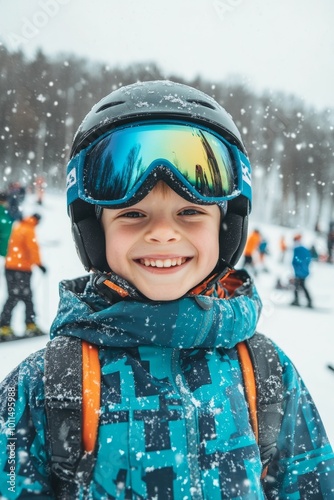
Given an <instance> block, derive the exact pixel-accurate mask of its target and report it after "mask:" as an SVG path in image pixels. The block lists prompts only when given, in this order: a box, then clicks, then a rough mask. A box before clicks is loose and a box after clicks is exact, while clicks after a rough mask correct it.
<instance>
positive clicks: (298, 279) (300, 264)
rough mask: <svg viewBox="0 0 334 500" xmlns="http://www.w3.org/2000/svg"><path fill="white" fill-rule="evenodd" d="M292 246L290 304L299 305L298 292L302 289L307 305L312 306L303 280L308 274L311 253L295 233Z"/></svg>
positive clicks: (300, 236)
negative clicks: (292, 288) (292, 290)
mask: <svg viewBox="0 0 334 500" xmlns="http://www.w3.org/2000/svg"><path fill="white" fill-rule="evenodd" d="M293 241H294V248H293V257H292V267H293V270H294V274H295V277H294V287H295V289H294V294H295V298H294V300H293V302H292V303H291V305H293V306H300V301H299V292H300V291H301V290H302V291H303V293H304V295H305V297H306V300H307V307H312V299H311V295H310V293H309V291H308V289H307V288H306V285H305V281H306V278H307V277H308V276H309V274H310V263H311V261H312V253H311V251H310V250H309V249H308V248H306V247H305V246H304V245H303V244H302V235H301V234H296V235H295V236H294V238H293Z"/></svg>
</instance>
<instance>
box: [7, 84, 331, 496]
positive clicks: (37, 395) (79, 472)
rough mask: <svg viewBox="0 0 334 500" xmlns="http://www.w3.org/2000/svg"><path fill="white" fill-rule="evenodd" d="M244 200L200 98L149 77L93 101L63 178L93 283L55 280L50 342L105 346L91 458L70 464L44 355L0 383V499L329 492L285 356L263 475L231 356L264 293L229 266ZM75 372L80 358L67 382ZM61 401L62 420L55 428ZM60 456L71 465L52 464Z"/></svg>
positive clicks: (210, 108) (318, 430)
mask: <svg viewBox="0 0 334 500" xmlns="http://www.w3.org/2000/svg"><path fill="white" fill-rule="evenodd" d="M251 200H252V196H251V167H250V162H249V158H248V156H247V152H246V149H245V147H244V144H243V141H242V139H241V136H240V133H239V131H238V129H237V127H236V125H235V124H234V122H233V120H232V118H231V116H230V115H229V114H228V113H227V112H226V111H225V110H224V109H223V108H222V107H221V106H220V105H219V104H218V103H217V102H216V101H215V100H214V99H212V98H211V97H209V96H208V95H206V94H204V93H202V92H200V91H198V90H197V89H194V88H192V87H189V86H187V85H182V84H177V83H174V82H170V81H154V82H144V83H136V84H133V85H130V86H127V87H122V88H119V89H118V90H116V91H114V92H112V93H111V94H110V95H108V96H106V97H105V98H104V99H102V100H101V101H100V102H99V103H97V104H96V105H95V106H94V107H93V109H92V110H91V111H90V112H89V113H88V115H87V116H86V118H85V119H84V121H83V122H82V124H81V126H80V128H79V130H78V132H77V134H76V135H75V138H74V142H73V146H72V151H71V155H70V160H69V163H68V170H67V203H68V211H69V215H70V219H71V225H72V233H73V236H74V240H75V245H76V247H77V250H78V254H79V256H80V259H81V261H82V263H83V265H84V267H85V269H86V270H87V271H89V274H88V275H87V276H84V277H81V278H78V279H76V280H69V281H63V282H62V283H61V285H60V303H59V308H58V312H57V315H56V318H55V319H54V322H53V324H52V326H51V345H53V346H56V348H57V346H59V345H62V344H63V343H65V342H66V340H71V339H72V340H75V341H76V339H82V340H83V341H84V345H87V343H88V347H89V348H88V352H90V351H89V349H90V350H91V351H92V352H96V351H97V352H98V358H99V364H100V372H99V373H100V375H101V381H100V383H99V386H100V389H101V395H100V405H99V408H98V409H97V410H96V412H97V413H98V417H99V426H98V430H97V436H96V438H97V442H96V448H95V454H94V461H93V462H90V461H91V459H92V453H91V450H90V449H88V448H87V447H86V445H85V447H84V450H82V451H83V458H82V461H80V463H79V464H78V460H77V459H76V457H75V456H73V457H72V456H71V454H72V453H73V454H74V452H73V449H74V448H73V446H72V442H73V441H78V440H79V444H80V438H81V436H80V434H79V436H78V435H77V434H76V433H75V429H73V422H72V421H71V419H72V417H73V415H72V413H71V411H72V409H73V408H72V407H70V406H68V396H69V394H67V393H66V394H65V393H60V394H59V397H57V398H56V399H52V398H49V385H48V382H49V380H50V378H51V377H50V373H52V359H48V358H47V361H46V360H45V351H44V350H41V351H39V352H37V353H34V354H33V355H31V356H30V357H29V358H27V359H26V360H25V361H23V362H22V363H21V364H20V365H19V367H18V368H17V369H16V370H14V371H13V372H12V373H11V374H9V376H8V377H7V378H6V379H5V380H4V382H3V383H2V385H1V386H0V426H1V427H0V428H1V431H0V496H1V498H8V499H9V500H16V499H19V500H25V499H32V498H35V497H36V498H42V499H49V498H50V499H53V498H59V499H61V500H65V499H67V498H68V499H69V498H72V499H87V500H88V499H93V500H94V499H100V500H102V499H103V500H107V499H110V500H112V499H116V498H117V499H123V500H139V499H142V500H144V499H145V500H154V499H157V500H220V499H228V500H234V499H235V500H241V499H244V500H250V499H254V500H255V499H257V500H264V499H265V498H266V499H271V500H274V499H275V500H276V499H291V500H292V499H311V498H314V499H320V498H324V499H328V500H329V499H330V498H333V495H334V454H333V450H332V447H331V445H330V443H329V441H328V438H327V436H326V432H325V429H324V427H323V424H322V422H321V419H320V417H319V414H318V411H317V409H316V407H315V405H314V403H313V401H312V398H311V396H310V394H309V393H308V391H307V389H306V388H305V386H304V383H303V381H302V380H301V378H300V376H299V375H298V373H297V371H296V369H295V367H294V366H293V363H292V362H291V361H290V360H289V358H288V357H287V356H286V355H285V353H284V352H282V350H281V349H279V348H278V347H275V349H276V351H277V356H278V357H279V360H280V366H281V370H282V377H281V378H282V402H283V405H282V411H281V412H280V413H279V415H278V416H279V420H280V422H281V425H280V429H279V435H278V439H277V442H276V446H275V449H274V451H273V454H272V457H271V460H270V463H269V466H268V468H267V470H266V474H265V477H264V476H263V464H262V461H261V454H260V449H259V444H258V442H257V439H256V433H255V431H254V429H253V427H252V425H251V422H250V416H249V407H248V400H247V398H246V397H245V391H244V385H243V377H242V371H241V366H240V362H239V357H238V345H239V343H240V342H242V341H244V340H247V339H251V338H253V337H254V336H255V331H256V325H257V321H258V319H259V316H260V312H261V300H260V298H259V296H258V293H257V291H256V288H255V286H254V284H253V282H252V280H251V279H250V277H249V276H248V275H247V273H246V272H245V271H242V272H241V271H236V270H235V269H234V266H235V264H236V263H237V262H238V260H239V258H240V256H241V255H242V252H243V248H244V245H245V241H246V237H247V222H248V214H249V211H250V208H251ZM271 345H272V344H271ZM48 352H49V351H48ZM88 357H89V354H88ZM268 357H269V361H270V359H272V351H269V352H268ZM50 363H51V364H50ZM78 363H79V366H78ZM46 368H47V369H46ZM50 370H51V372H50ZM77 370H79V373H81V371H82V363H81V361H80V362H79V361H78V359H77V358H76V357H73V358H71V360H70V363H69V364H68V366H66V368H65V372H64V376H65V375H66V378H71V377H72V376H73V374H74V371H77ZM88 378H89V377H88ZM270 382H271V385H270V393H271V395H273V396H275V393H276V390H277V384H276V382H277V380H276V379H273V380H270ZM60 386H61V382H60ZM76 388H77V387H76ZM74 389H75V388H73V390H74ZM257 389H258V393H259V396H260V397H261V396H262V390H263V388H262V387H258V388H257ZM70 392H72V391H70ZM84 393H85V391H84ZM74 396H75V395H74ZM73 402H74V403H75V398H74V400H73ZM59 403H60V404H62V403H64V406H63V409H64V410H65V411H66V412H68V416H67V417H65V416H63V418H59V420H58V419H55V420H53V421H52V422H50V411H49V410H50V408H54V407H55V406H57V405H58V404H59ZM267 410H268V413H269V414H270V413H273V410H272V407H271V406H268V408H267ZM96 412H95V413H96ZM272 416H273V419H274V420H276V417H277V415H272ZM82 421H83V422H84V421H86V415H85V414H84V415H83V417H82ZM74 423H75V421H74ZM80 423H81V419H80ZM71 424H72V425H71ZM50 425H51V427H52V432H51V431H50V428H51V427H50ZM88 431H91V432H93V431H94V430H93V429H91V428H90V427H89V426H88ZM260 431H263V429H260ZM266 432H267V433H268V436H265V438H266V440H267V441H268V439H269V441H270V435H271V428H269V427H268V429H266ZM54 437H56V440H57V444H58V445H59V446H58V448H56V449H55V448H54V447H51V446H52V443H50V441H53V438H54ZM84 437H85V438H86V437H87V435H86V434H84ZM88 437H90V436H89V433H88ZM63 453H64V454H65V455H70V458H73V464H72V463H71V464H66V465H67V467H62V465H64V463H63V459H62V458H63ZM87 463H93V470H92V471H91V474H88V475H87V469H85V464H86V465H87ZM78 465H80V466H81V465H82V468H81V469H80V468H79V469H78ZM64 482H66V483H68V484H67V485H65V486H66V487H63V485H64ZM61 483H62V486H61ZM67 486H68V488H67ZM70 486H71V488H70Z"/></svg>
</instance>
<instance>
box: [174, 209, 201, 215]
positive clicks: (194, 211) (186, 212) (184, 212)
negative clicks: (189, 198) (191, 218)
mask: <svg viewBox="0 0 334 500" xmlns="http://www.w3.org/2000/svg"><path fill="white" fill-rule="evenodd" d="M201 213H202V212H201V211H200V210H197V209H196V208H185V209H184V210H182V211H181V212H179V215H199V214H201Z"/></svg>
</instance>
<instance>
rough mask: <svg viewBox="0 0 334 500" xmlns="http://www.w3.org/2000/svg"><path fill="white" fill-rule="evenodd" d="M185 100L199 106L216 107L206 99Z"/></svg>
mask: <svg viewBox="0 0 334 500" xmlns="http://www.w3.org/2000/svg"><path fill="white" fill-rule="evenodd" d="M187 102H189V103H191V104H198V105H199V106H205V107H206V108H210V109H216V108H215V106H213V105H212V104H210V103H209V102H206V101H200V100H198V99H187Z"/></svg>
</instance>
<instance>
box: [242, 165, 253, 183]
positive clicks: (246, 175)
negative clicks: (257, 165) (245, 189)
mask: <svg viewBox="0 0 334 500" xmlns="http://www.w3.org/2000/svg"><path fill="white" fill-rule="evenodd" d="M241 169H242V180H243V181H244V182H246V184H248V185H249V186H251V185H252V179H251V171H250V166H249V165H246V164H245V163H244V162H243V161H241Z"/></svg>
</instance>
